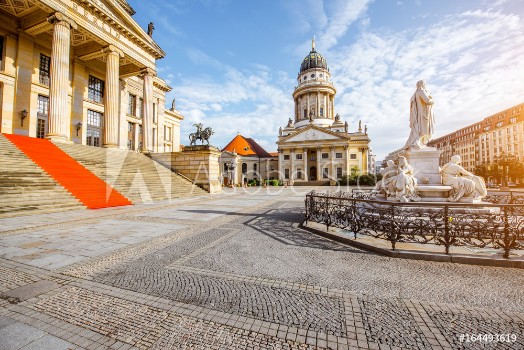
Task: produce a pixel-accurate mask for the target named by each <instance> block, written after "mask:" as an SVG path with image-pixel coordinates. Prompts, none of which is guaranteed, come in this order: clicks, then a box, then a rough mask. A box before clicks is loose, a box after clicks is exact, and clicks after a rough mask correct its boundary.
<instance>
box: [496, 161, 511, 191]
mask: <svg viewBox="0 0 524 350" xmlns="http://www.w3.org/2000/svg"><path fill="white" fill-rule="evenodd" d="M495 162H496V163H497V165H500V166H502V187H501V188H500V189H501V190H503V191H507V190H508V189H509V187H508V166H509V165H510V164H513V163H514V162H515V155H513V154H506V153H505V152H501V153H500V155H499V156H497V157H495Z"/></svg>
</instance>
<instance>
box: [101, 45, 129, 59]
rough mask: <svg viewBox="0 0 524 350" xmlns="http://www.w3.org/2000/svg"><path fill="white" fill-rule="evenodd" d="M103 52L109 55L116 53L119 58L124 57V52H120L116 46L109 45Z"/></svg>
mask: <svg viewBox="0 0 524 350" xmlns="http://www.w3.org/2000/svg"><path fill="white" fill-rule="evenodd" d="M102 51H103V52H104V53H105V54H108V55H109V54H112V53H116V54H117V55H118V57H124V51H122V50H120V49H119V48H117V47H115V46H114V45H108V46H106V47H104V49H103V50H102Z"/></svg>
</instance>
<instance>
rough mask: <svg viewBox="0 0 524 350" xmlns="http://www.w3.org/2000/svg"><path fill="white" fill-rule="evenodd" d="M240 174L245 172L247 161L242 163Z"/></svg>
mask: <svg viewBox="0 0 524 350" xmlns="http://www.w3.org/2000/svg"><path fill="white" fill-rule="evenodd" d="M242 174H244V175H245V174H247V163H242Z"/></svg>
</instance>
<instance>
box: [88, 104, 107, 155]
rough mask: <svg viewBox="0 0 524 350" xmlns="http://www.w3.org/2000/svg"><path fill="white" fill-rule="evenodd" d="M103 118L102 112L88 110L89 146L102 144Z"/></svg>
mask: <svg viewBox="0 0 524 350" xmlns="http://www.w3.org/2000/svg"><path fill="white" fill-rule="evenodd" d="M102 119H103V114H102V113H100V112H97V111H93V110H90V109H88V110H87V130H86V144H87V145H88V146H95V147H100V146H101V144H100V137H101V135H102Z"/></svg>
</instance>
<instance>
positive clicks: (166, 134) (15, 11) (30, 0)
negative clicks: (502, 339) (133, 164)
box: [0, 0, 183, 152]
mask: <svg viewBox="0 0 524 350" xmlns="http://www.w3.org/2000/svg"><path fill="white" fill-rule="evenodd" d="M134 13H135V12H134V10H133V9H132V8H131V6H130V5H129V4H128V3H127V2H126V1H125V0H112V1H105V0H90V1H86V0H62V1H58V0H17V1H14V0H6V1H0V45H1V51H0V52H1V54H2V57H1V62H0V96H1V106H2V108H1V114H0V131H1V132H2V133H14V134H21V135H26V136H31V137H39V138H49V139H51V140H53V141H63V142H74V143H80V144H86V145H91V146H101V147H116V148H121V149H130V150H137V151H141V152H176V151H179V149H180V121H181V120H182V119H183V116H182V115H181V114H180V113H179V112H178V111H177V110H176V109H175V106H174V103H173V105H172V107H171V108H170V109H167V108H165V103H166V101H165V99H166V97H165V96H166V92H168V91H170V90H171V88H170V87H169V86H168V85H167V84H166V82H165V81H164V80H162V79H160V78H159V77H158V76H157V75H156V60H157V59H160V58H162V57H164V56H165V53H164V51H162V49H161V48H160V47H159V46H158V45H157V44H156V43H155V41H154V40H153V38H152V34H153V33H152V29H151V30H148V32H147V33H146V31H144V29H143V28H141V27H140V26H139V25H138V24H137V23H136V22H135V20H134V19H133V17H132V16H133V15H134Z"/></svg>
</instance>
